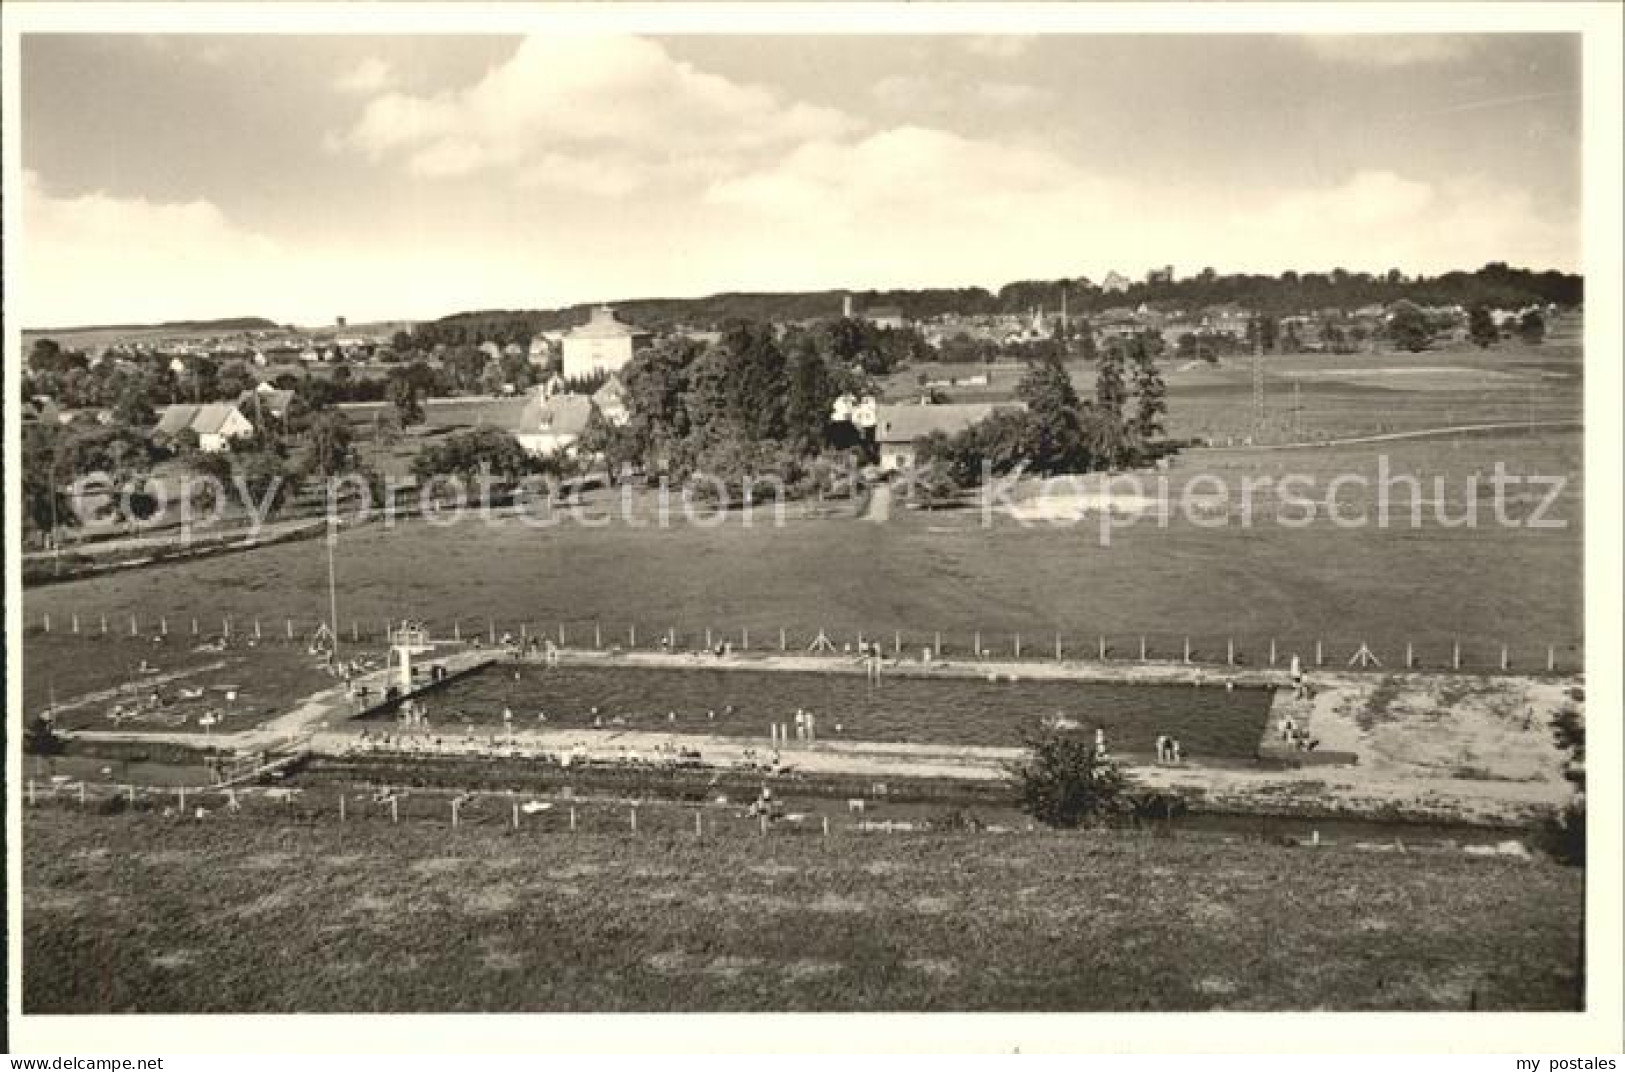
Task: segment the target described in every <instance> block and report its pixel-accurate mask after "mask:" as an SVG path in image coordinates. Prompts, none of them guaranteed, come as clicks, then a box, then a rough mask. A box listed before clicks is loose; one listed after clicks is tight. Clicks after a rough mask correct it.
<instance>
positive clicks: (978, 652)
mask: <svg viewBox="0 0 1625 1072" xmlns="http://www.w3.org/2000/svg"><path fill="white" fill-rule="evenodd" d="M971 650H972V651H974V652H975V654H976V657H977V658H978V659H980V658H981V657H982V631H981V630H980V629H978V630H977V631H976V641H975V646H974V647H973V648H972V649H971Z"/></svg>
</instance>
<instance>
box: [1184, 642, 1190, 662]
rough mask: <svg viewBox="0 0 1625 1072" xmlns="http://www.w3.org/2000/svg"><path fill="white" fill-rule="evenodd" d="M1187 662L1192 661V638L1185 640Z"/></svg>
mask: <svg viewBox="0 0 1625 1072" xmlns="http://www.w3.org/2000/svg"><path fill="white" fill-rule="evenodd" d="M1185 661H1186V662H1190V661H1191V638H1190V637H1186V638H1185Z"/></svg>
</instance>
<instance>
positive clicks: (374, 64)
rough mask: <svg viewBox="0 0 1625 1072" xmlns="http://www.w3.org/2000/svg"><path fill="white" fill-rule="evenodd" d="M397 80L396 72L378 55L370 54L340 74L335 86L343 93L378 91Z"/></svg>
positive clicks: (334, 83)
mask: <svg viewBox="0 0 1625 1072" xmlns="http://www.w3.org/2000/svg"><path fill="white" fill-rule="evenodd" d="M394 80H395V72H394V71H393V70H391V69H390V66H389V64H388V63H386V62H385V61H384V60H381V59H379V58H378V57H377V56H368V57H367V58H366V59H364V60H362V61H361V62H360V63H358V64H356V65H355V67H354V68H353V69H351V70H349V71H346V72H345V73H344V74H342V75H340V76H339V77H338V78H337V79H335V80H334V82H333V88H334V89H337V90H338V91H339V92H341V93H377V92H378V91H379V90H381V89H383V88H384V87H386V86H388V85H389V84H390V83H392V82H393V81H394Z"/></svg>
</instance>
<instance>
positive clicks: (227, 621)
mask: <svg viewBox="0 0 1625 1072" xmlns="http://www.w3.org/2000/svg"><path fill="white" fill-rule="evenodd" d="M220 630H221V632H222V633H224V634H225V635H226V636H228V637H229V636H231V615H229V614H228V615H226V616H225V617H224V618H222V619H221V620H220Z"/></svg>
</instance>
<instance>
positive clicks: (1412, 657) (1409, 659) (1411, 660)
mask: <svg viewBox="0 0 1625 1072" xmlns="http://www.w3.org/2000/svg"><path fill="white" fill-rule="evenodd" d="M1415 665H1416V651H1415V649H1414V648H1413V647H1412V646H1411V642H1410V641H1409V640H1407V641H1405V669H1407V670H1409V669H1410V668H1411V667H1413V666H1415Z"/></svg>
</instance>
